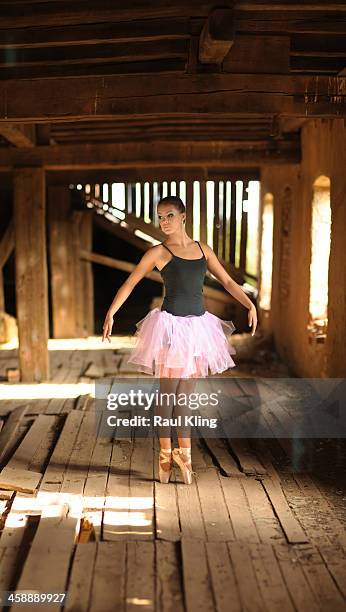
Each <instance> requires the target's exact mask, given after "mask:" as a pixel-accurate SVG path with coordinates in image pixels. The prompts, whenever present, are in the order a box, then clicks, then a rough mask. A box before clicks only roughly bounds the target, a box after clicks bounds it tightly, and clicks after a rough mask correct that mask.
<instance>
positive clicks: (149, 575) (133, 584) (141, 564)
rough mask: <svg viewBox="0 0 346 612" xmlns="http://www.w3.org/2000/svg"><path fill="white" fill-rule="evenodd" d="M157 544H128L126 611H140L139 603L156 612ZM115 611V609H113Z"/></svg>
mask: <svg viewBox="0 0 346 612" xmlns="http://www.w3.org/2000/svg"><path fill="white" fill-rule="evenodd" d="M154 562H155V543H154V542H128V543H127V572H128V573H127V584H126V610H128V611H129V612H137V611H138V602H141V605H144V606H145V608H146V610H149V611H150V612H151V611H153V610H155V577H154V572H155V570H154V567H155V566H154ZM112 610H114V608H112Z"/></svg>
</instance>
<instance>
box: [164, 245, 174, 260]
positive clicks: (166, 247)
mask: <svg viewBox="0 0 346 612" xmlns="http://www.w3.org/2000/svg"><path fill="white" fill-rule="evenodd" d="M161 245H162V246H163V247H165V249H167V251H169V252H170V254H171V255H173V257H174V253H172V251H171V250H170V249H169V248H168V246H166V245H165V244H163V242H161Z"/></svg>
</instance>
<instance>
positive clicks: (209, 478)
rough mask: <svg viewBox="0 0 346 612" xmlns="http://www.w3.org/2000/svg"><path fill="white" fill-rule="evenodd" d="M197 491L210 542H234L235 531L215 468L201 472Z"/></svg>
mask: <svg viewBox="0 0 346 612" xmlns="http://www.w3.org/2000/svg"><path fill="white" fill-rule="evenodd" d="M197 489H198V496H199V500H200V504H201V509H202V516H203V521H204V525H205V531H206V534H207V539H208V541H213V542H225V541H226V542H227V541H228V540H234V537H235V536H234V531H233V528H232V523H231V521H230V518H229V515H228V512H227V507H226V505H225V502H224V497H223V494H222V489H221V486H220V481H219V477H218V474H217V473H216V471H215V470H214V469H213V468H210V469H208V470H206V471H205V472H199V474H198V479H197Z"/></svg>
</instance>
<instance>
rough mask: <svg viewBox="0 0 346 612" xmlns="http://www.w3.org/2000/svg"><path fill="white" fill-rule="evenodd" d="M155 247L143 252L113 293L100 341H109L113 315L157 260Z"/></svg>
mask: <svg viewBox="0 0 346 612" xmlns="http://www.w3.org/2000/svg"><path fill="white" fill-rule="evenodd" d="M157 256H158V252H157V247H152V248H151V249H149V250H148V251H147V252H146V253H144V255H143V257H142V259H141V260H140V262H139V263H138V264H137V266H136V267H135V269H134V270H133V272H131V274H130V275H129V276H128V278H127V279H126V281H125V282H124V283H123V284H122V285H121V287H120V288H119V289H118V291H117V292H116V294H115V297H114V300H113V302H112V303H111V305H110V307H109V308H108V312H107V314H106V317H105V321H104V324H103V336H102V342H103V341H104V340H105V339H106V338H107V340H108V341H109V342H110V341H111V340H110V335H111V333H112V327H113V316H114V315H115V313H116V312H117V311H118V310H119V308H120V306H122V305H123V303H124V302H125V301H126V300H127V298H128V297H129V295H130V294H131V293H132V291H133V289H134V288H135V286H136V285H137V284H138V283H139V281H140V280H142V278H144V277H145V276H146V275H147V274H148V273H149V272H151V271H152V270H153V269H154V268H155V265H156V261H157Z"/></svg>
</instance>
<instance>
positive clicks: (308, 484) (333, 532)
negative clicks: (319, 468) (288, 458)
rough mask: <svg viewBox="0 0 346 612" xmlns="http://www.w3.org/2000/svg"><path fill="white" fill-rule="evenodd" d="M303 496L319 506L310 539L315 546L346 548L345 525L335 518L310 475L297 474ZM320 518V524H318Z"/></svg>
mask: <svg viewBox="0 0 346 612" xmlns="http://www.w3.org/2000/svg"><path fill="white" fill-rule="evenodd" d="M294 479H295V481H296V482H297V483H298V485H299V487H300V490H301V493H302V495H304V496H305V497H306V500H307V501H308V500H310V499H313V500H314V501H315V504H316V503H317V502H318V506H316V509H315V513H316V514H315V517H314V519H313V522H312V524H311V526H310V529H311V533H309V532H308V533H309V536H310V538H311V539H312V541H313V542H314V543H315V544H328V543H336V544H341V545H343V546H346V533H345V528H344V525H343V524H342V523H341V521H340V520H339V519H338V518H337V516H335V512H334V510H333V508H332V507H331V505H330V504H329V503H328V500H327V499H326V498H325V497H324V495H323V493H321V491H320V490H319V489H318V487H317V486H316V484H315V483H314V482H313V480H312V478H311V477H310V476H309V474H295V475H294ZM317 517H318V519H319V520H318V522H317Z"/></svg>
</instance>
